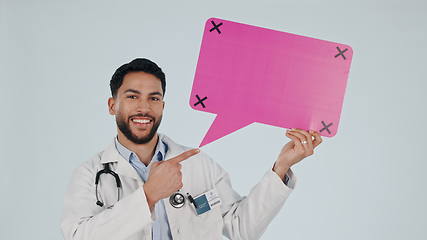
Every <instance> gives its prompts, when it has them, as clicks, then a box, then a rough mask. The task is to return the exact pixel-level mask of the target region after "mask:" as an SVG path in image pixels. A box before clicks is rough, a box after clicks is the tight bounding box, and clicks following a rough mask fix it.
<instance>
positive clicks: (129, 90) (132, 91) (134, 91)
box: [124, 89, 163, 96]
mask: <svg viewBox="0 0 427 240" xmlns="http://www.w3.org/2000/svg"><path fill="white" fill-rule="evenodd" d="M128 92H131V93H136V94H141V92H140V91H138V90H135V89H127V90H126V91H124V93H128ZM148 95H150V96H152V95H160V96H163V94H162V93H161V92H151V93H149V94H148Z"/></svg>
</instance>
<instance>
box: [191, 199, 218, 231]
mask: <svg viewBox="0 0 427 240" xmlns="http://www.w3.org/2000/svg"><path fill="white" fill-rule="evenodd" d="M193 210H194V211H193V212H194V214H193V217H192V219H191V223H192V224H191V228H192V229H193V233H195V234H194V235H195V238H194V239H222V228H223V220H222V214H221V208H220V207H219V206H216V207H214V208H212V209H211V210H209V211H207V212H205V213H202V214H200V215H197V213H196V210H195V209H194V208H193Z"/></svg>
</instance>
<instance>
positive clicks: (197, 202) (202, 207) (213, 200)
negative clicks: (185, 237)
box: [194, 189, 221, 215]
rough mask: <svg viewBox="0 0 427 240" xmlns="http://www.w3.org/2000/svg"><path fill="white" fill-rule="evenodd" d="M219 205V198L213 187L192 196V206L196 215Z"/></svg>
mask: <svg viewBox="0 0 427 240" xmlns="http://www.w3.org/2000/svg"><path fill="white" fill-rule="evenodd" d="M220 205H221V198H220V197H219V195H218V193H217V192H216V190H215V189H212V190H209V191H207V192H205V193H202V194H200V195H199V196H197V197H195V198H194V206H195V208H196V213H197V215H200V214H203V213H205V212H208V211H210V210H211V209H212V208H214V207H218V206H220Z"/></svg>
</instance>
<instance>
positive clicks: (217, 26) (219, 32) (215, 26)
mask: <svg viewBox="0 0 427 240" xmlns="http://www.w3.org/2000/svg"><path fill="white" fill-rule="evenodd" d="M211 23H212V25H214V27H213V28H211V29H210V30H209V32H212V31H213V30H216V31H217V32H218V34H221V31H220V30H219V27H220V26H221V25H222V23H220V24H218V25H216V24H215V22H214V21H213V20H212V21H211Z"/></svg>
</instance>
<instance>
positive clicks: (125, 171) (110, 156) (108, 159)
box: [101, 141, 142, 182]
mask: <svg viewBox="0 0 427 240" xmlns="http://www.w3.org/2000/svg"><path fill="white" fill-rule="evenodd" d="M103 163H117V167H116V169H114V165H113V166H112V169H113V171H115V172H116V173H117V174H119V175H121V176H126V177H130V178H133V179H136V180H137V181H139V182H142V180H141V178H140V177H139V176H138V173H137V172H136V170H135V169H134V168H133V167H132V165H130V163H129V161H127V160H126V159H124V158H123V157H122V156H121V155H120V154H119V152H118V151H117V149H116V146H115V144H114V141H113V143H111V144H110V145H109V146H108V147H107V148H106V149H105V150H104V152H103V153H102V157H101V164H103Z"/></svg>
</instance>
